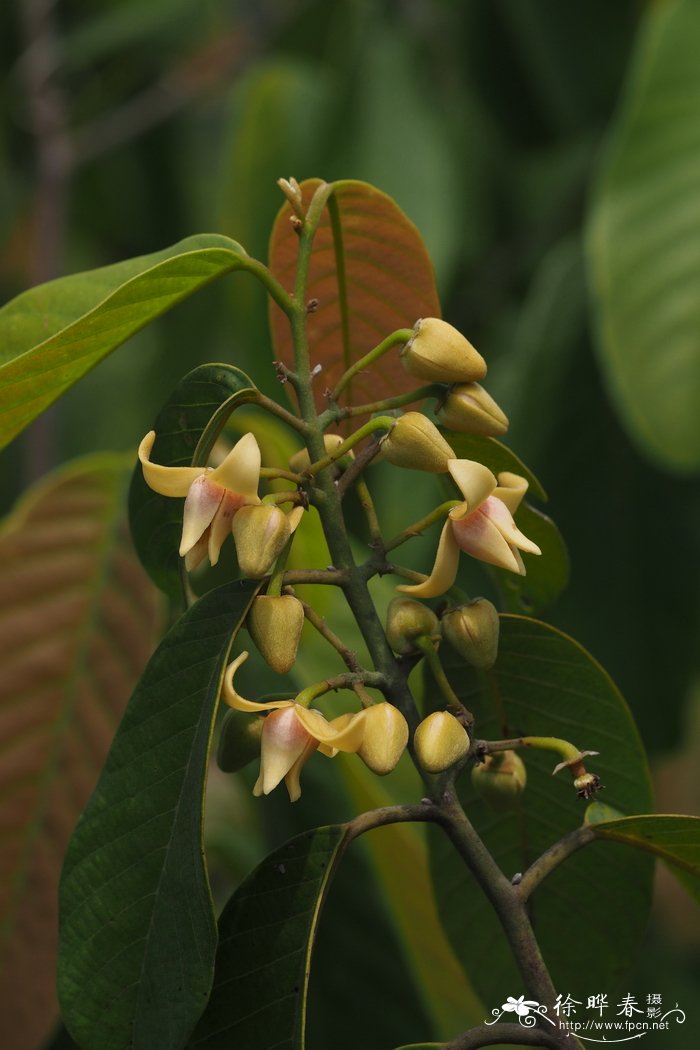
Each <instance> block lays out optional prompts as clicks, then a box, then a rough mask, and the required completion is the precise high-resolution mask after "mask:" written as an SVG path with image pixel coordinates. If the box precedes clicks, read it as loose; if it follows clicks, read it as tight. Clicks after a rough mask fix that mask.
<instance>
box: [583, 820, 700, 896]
mask: <svg viewBox="0 0 700 1050" xmlns="http://www.w3.org/2000/svg"><path fill="white" fill-rule="evenodd" d="M593 830H594V832H595V835H596V838H599V839H603V840H607V841H609V842H623V843H624V844H625V845H626V846H634V847H636V848H637V849H641V850H645V851H646V852H647V853H653V854H655V855H656V856H657V857H660V858H661V859H662V860H663V861H665V862H666V864H668V866H669V868H670V869H671V871H672V872H673V874H674V875H675V876H676V878H677V879H678V881H679V882H680V883H681V884H682V885H683V886H685V888H686V889H687V891H688V893H690V895H691V897H693V898H694V899H695V900H696V901H697V902H698V903H699V904H700V817H686V816H676V815H670V816H669V815H665V814H664V815H660V814H659V815H657V814H649V815H647V814H645V815H644V816H640V817H623V818H622V819H621V820H609V821H604V822H602V823H595V824H593Z"/></svg>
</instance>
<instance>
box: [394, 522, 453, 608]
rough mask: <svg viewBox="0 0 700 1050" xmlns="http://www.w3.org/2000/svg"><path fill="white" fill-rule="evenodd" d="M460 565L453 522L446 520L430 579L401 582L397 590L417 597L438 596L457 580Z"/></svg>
mask: <svg viewBox="0 0 700 1050" xmlns="http://www.w3.org/2000/svg"><path fill="white" fill-rule="evenodd" d="M458 565H459V548H458V546H457V544H456V543H455V538H454V536H453V535H452V522H451V521H446V522H445V526H444V528H443V530H442V533H441V535H440V542H439V543H438V549H437V554H436V555H435V564H434V566H433V571H432V572H431V574H430V576H429V577H428V579H427V580H423V582H422V583H417V584H410V585H409V584H401V586H399V587H397V588H396V590H397V591H403V593H404V594H411V595H413V596H414V597H416V598H437V596H438V595H439V594H444V593H445V591H449V589H450V587H451V586H452V584H453V583H454V582H455V578H456V576H457V567H458Z"/></svg>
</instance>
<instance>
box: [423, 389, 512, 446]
mask: <svg viewBox="0 0 700 1050" xmlns="http://www.w3.org/2000/svg"><path fill="white" fill-rule="evenodd" d="M437 416H438V419H439V420H440V422H441V423H442V425H443V426H445V427H447V428H448V429H449V430H458V431H460V432H461V433H463V434H481V435H482V436H483V437H498V436H499V435H500V434H505V432H506V430H507V429H508V417H507V416H506V414H505V413H504V412H503V411H502V410H501V408H500V407H499V406H498V405H497V404H496V402H495V401H494V399H493V398H492V397H491V395H490V394H488V393H487V392H486V391H485V390H484V388H483V386H480V385H479V383H458V384H457V385H456V386H453V387H452V389H451V390H450V392H449V393H448V395H447V397H446V398H445V402H444V404H443V405H442V407H441V408H440V409H439V410H438V413H437Z"/></svg>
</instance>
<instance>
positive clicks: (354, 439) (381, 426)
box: [306, 416, 396, 477]
mask: <svg viewBox="0 0 700 1050" xmlns="http://www.w3.org/2000/svg"><path fill="white" fill-rule="evenodd" d="M395 422H396V420H395V419H394V417H393V416H375V418H374V419H370V420H369V421H368V422H367V423H365V424H364V425H363V426H361V427H359V428H358V429H357V430H356V431H355V432H354V433H353V434H351V435H350V437H348V438H346V439H345V441H343V442H342V443H341V444H340V445H338V447H337V448H334V449H333V451H332V452H329V453H328V454H327V455H325V456H322V457H321V458H320V459H319V460H317V461H316V462H315V463H312V464H311V466H310V467H309V468H308V470H307V471H306V473H307V474H311V475H312V477H313V476H314V475H316V474H318V472H319V471H320V470H323V469H324V468H325V467H329V466H330V465H331V463H335V461H336V460H337V459H342V457H343V456H344V455H345V454H346V453H347V452H350V451H352V449H353V448H354V447H355V445H357V444H358V442H360V441H362V440H363V439H364V438H366V437H368V436H369V435H370V434H373V433H374V432H375V430H390V429H391V428H392V427H393V425H394V423H395Z"/></svg>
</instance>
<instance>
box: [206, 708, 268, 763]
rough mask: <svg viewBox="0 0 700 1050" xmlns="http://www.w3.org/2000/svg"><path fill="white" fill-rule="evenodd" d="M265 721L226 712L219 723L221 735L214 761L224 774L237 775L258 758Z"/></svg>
mask: <svg viewBox="0 0 700 1050" xmlns="http://www.w3.org/2000/svg"><path fill="white" fill-rule="evenodd" d="M264 724H265V719H264V718H261V717H260V715H249V714H248V713H247V712H243V711H234V710H233V709H232V708H229V710H228V711H227V712H226V714H225V716H224V719H223V721H222V723H221V735H220V736H219V746H218V749H217V752H216V761H217V764H218V766H219V769H221V770H222V771H223V772H224V773H237V772H238V770H239V769H243V768H244V767H245V766H247V765H248V763H249V762H252V761H253V760H254V759H256V758H260V741H261V738H262V731H263V726H264Z"/></svg>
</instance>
